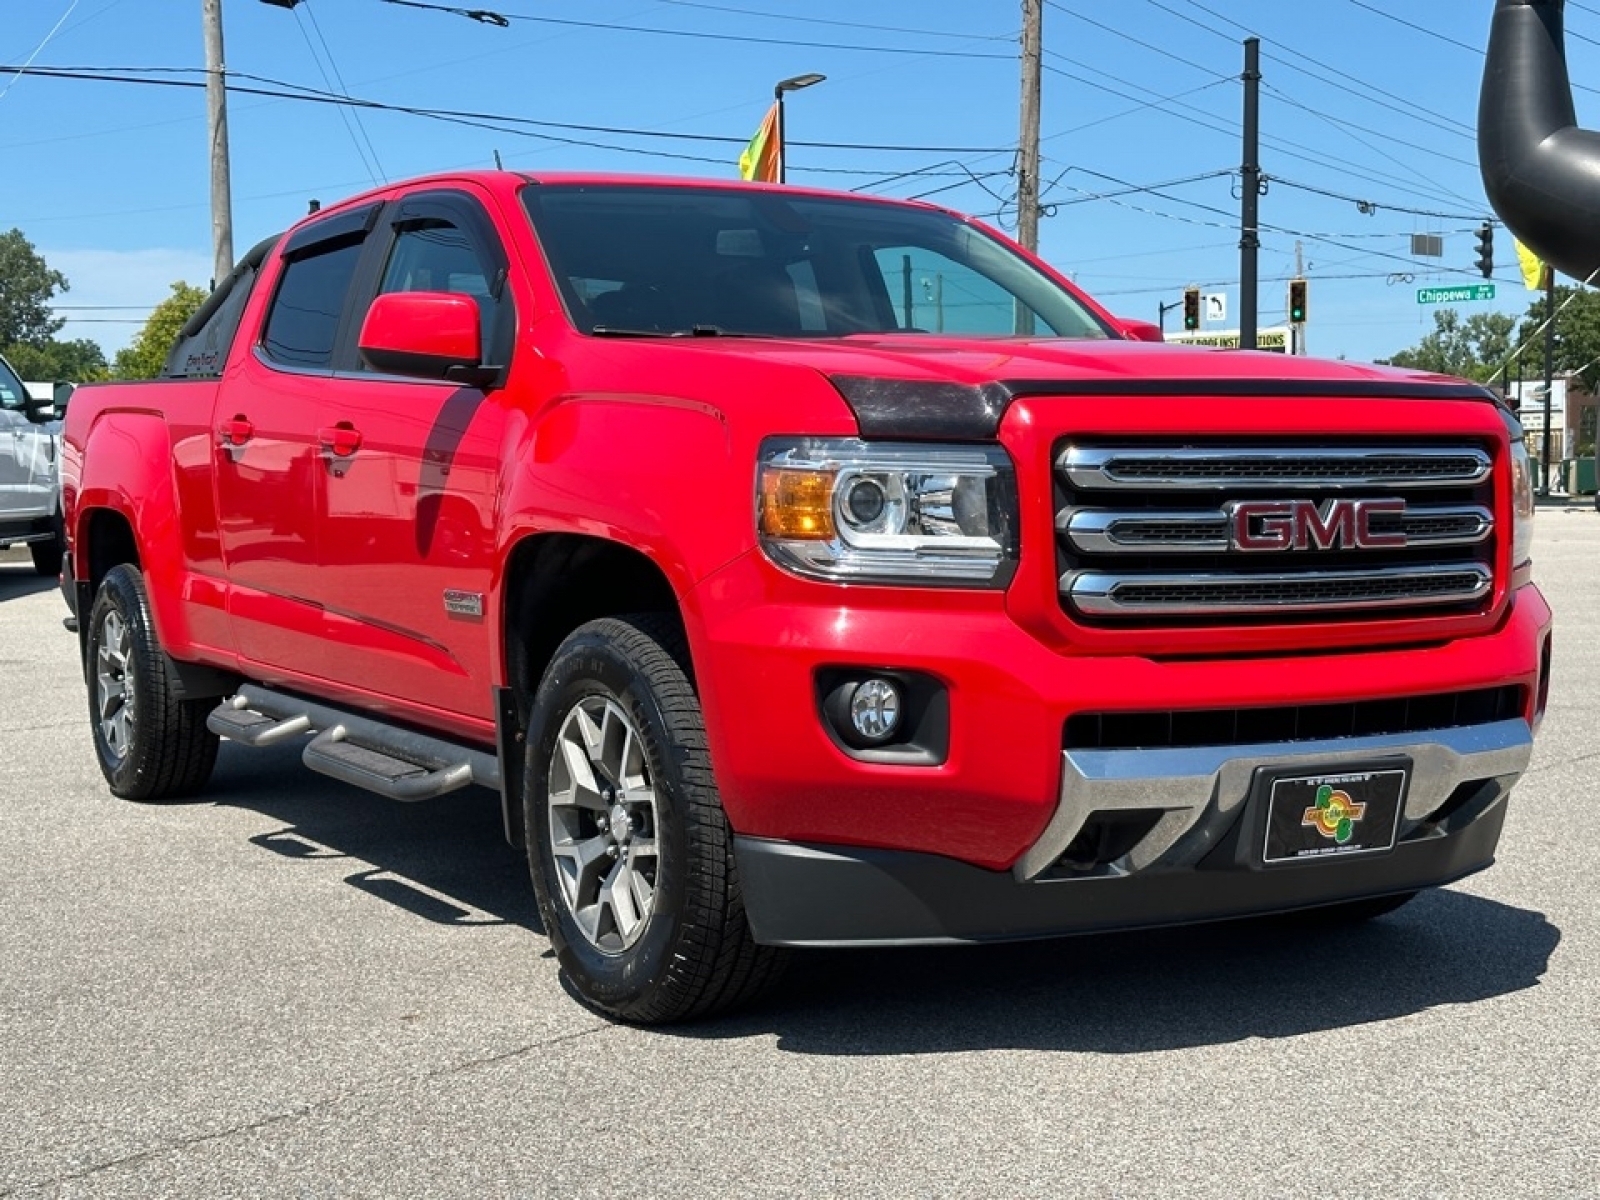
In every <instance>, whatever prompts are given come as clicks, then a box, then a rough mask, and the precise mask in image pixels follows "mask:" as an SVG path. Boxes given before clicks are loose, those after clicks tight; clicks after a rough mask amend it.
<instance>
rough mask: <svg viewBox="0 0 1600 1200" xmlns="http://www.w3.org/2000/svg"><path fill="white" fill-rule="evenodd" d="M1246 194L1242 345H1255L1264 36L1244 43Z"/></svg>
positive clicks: (1241, 239) (1241, 218) (1242, 238)
mask: <svg viewBox="0 0 1600 1200" xmlns="http://www.w3.org/2000/svg"><path fill="white" fill-rule="evenodd" d="M1241 170H1242V173H1243V175H1244V183H1243V189H1244V195H1243V198H1242V202H1241V204H1240V213H1239V309H1240V312H1239V346H1240V347H1241V348H1242V349H1245V350H1254V349H1255V348H1256V315H1257V312H1258V311H1259V303H1258V297H1257V294H1256V287H1257V267H1256V262H1257V259H1258V258H1259V257H1260V254H1261V39H1260V38H1246V39H1245V43H1244V163H1243V166H1242V168H1241Z"/></svg>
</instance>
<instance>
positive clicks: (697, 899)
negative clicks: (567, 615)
mask: <svg viewBox="0 0 1600 1200" xmlns="http://www.w3.org/2000/svg"><path fill="white" fill-rule="evenodd" d="M572 636H573V637H574V638H576V637H580V636H582V637H593V638H595V639H597V640H604V641H605V642H607V643H608V644H609V645H610V646H612V647H613V648H614V649H616V650H617V651H618V652H619V653H621V654H622V655H623V656H625V657H626V658H627V659H629V660H630V661H631V662H633V663H634V664H636V665H637V667H638V669H639V672H640V674H641V675H642V676H643V677H644V678H645V680H646V681H647V683H648V684H649V687H650V690H651V692H652V693H653V695H654V697H655V701H656V703H657V705H658V706H659V708H660V711H661V715H662V718H663V721H664V723H665V725H666V729H667V734H668V739H669V744H668V745H666V746H662V747H658V749H659V750H660V751H661V752H662V753H663V754H675V755H676V759H677V761H676V768H677V772H678V775H679V778H680V780H681V782H682V785H683V786H682V800H683V806H684V810H685V811H684V824H685V833H686V841H687V855H686V857H687V860H688V862H687V869H688V871H690V872H693V874H692V876H690V877H689V878H687V879H686V880H685V884H686V886H685V904H684V909H683V911H682V913H681V914H680V920H679V930H678V935H677V940H676V944H675V945H674V947H673V953H672V957H671V960H670V964H669V965H668V966H667V968H666V969H665V971H664V972H663V977H662V978H661V980H660V981H659V982H658V983H657V984H656V985H655V986H653V987H650V988H649V989H648V990H647V991H645V992H644V993H643V994H642V995H641V996H639V997H638V998H637V999H636V1000H634V1001H633V1002H631V1003H626V1004H617V1005H607V1006H604V1007H606V1009H607V1011H609V1012H612V1013H613V1014H614V1015H616V1016H618V1017H621V1018H623V1019H625V1020H628V1021H634V1022H638V1023H640V1024H651V1025H656V1024H667V1023H672V1022H679V1021H691V1020H697V1019H702V1018H706V1017H710V1016H713V1015H716V1014H719V1013H724V1012H728V1011H730V1010H732V1009H734V1008H738V1007H740V1006H743V1005H745V1004H748V1003H750V1002H751V1001H753V1000H754V999H756V997H758V996H759V995H760V994H761V993H763V992H764V991H766V990H767V989H768V988H769V987H771V986H772V985H773V983H775V982H776V980H777V978H778V976H779V975H780V973H781V971H782V969H783V965H784V962H785V960H786V957H787V956H786V955H785V953H784V952H783V951H782V950H779V949H776V948H773V947H770V946H759V945H757V944H756V943H755V941H754V939H753V938H752V937H751V934H750V925H749V921H748V920H747V919H746V917H745V908H744V897H743V893H742V890H741V888H740V885H739V871H738V866H737V863H736V862H735V859H734V852H733V837H732V832H731V830H730V829H729V827H728V821H727V816H726V814H725V813H724V812H723V809H722V804H721V802H720V800H719V799H718V795H717V786H716V779H715V777H714V775H713V773H712V770H711V756H710V751H709V749H708V747H707V744H706V737H705V728H704V725H703V724H702V720H701V715H700V701H699V696H698V693H697V690H696V688H695V685H694V681H693V676H692V673H691V670H692V669H691V667H690V665H689V664H690V660H689V654H688V647H687V642H686V640H685V638H684V634H683V629H682V626H681V625H680V624H679V623H678V622H677V621H676V620H675V619H673V618H672V617H670V616H666V615H663V614H658V613H639V614H629V615H625V616H619V617H606V618H602V619H600V620H597V621H592V622H590V623H589V624H587V625H584V626H582V627H581V628H580V629H579V630H577V631H575V633H574V634H573V635H572ZM558 653H559V652H558Z"/></svg>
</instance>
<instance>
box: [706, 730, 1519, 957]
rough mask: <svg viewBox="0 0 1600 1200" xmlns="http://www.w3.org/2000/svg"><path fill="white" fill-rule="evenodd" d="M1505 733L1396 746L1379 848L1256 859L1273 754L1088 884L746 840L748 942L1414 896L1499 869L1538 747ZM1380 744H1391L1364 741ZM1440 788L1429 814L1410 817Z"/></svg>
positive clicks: (1042, 925) (1231, 776)
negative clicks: (1142, 856) (1260, 771)
mask: <svg viewBox="0 0 1600 1200" xmlns="http://www.w3.org/2000/svg"><path fill="white" fill-rule="evenodd" d="M1503 725H1504V728H1498V729H1497V727H1493V726H1486V727H1484V729H1483V730H1482V731H1480V732H1483V733H1484V734H1485V735H1486V736H1485V737H1484V739H1483V740H1482V742H1481V744H1479V745H1478V746H1477V747H1476V748H1470V749H1466V750H1465V751H1462V750H1460V749H1459V748H1457V747H1452V746H1449V745H1446V744H1444V743H1443V742H1435V743H1423V744H1420V745H1411V746H1408V747H1405V752H1406V753H1409V754H1411V755H1413V756H1414V757H1413V763H1414V764H1415V768H1416V773H1415V775H1414V776H1413V787H1412V791H1411V793H1410V797H1409V799H1408V802H1407V805H1406V813H1405V815H1404V816H1403V818H1402V821H1401V826H1400V833H1399V839H1398V841H1397V843H1396V845H1395V847H1394V848H1393V849H1392V850H1390V851H1388V852H1386V853H1382V854H1373V855H1364V856H1359V857H1357V856H1352V857H1349V858H1336V859H1332V860H1324V861H1312V862H1301V863H1293V864H1287V865H1279V866H1273V867H1268V866H1264V865H1263V864H1262V863H1261V862H1260V860H1259V858H1258V857H1257V847H1258V838H1257V836H1256V835H1257V831H1258V830H1259V829H1260V828H1261V822H1262V821H1263V820H1264V816H1263V814H1262V812H1261V805H1262V803H1263V801H1262V795H1261V791H1260V789H1257V788H1253V787H1252V779H1253V777H1254V776H1255V774H1256V770H1257V768H1258V767H1263V768H1264V767H1268V766H1278V765H1282V761H1280V760H1277V759H1274V760H1272V761H1271V762H1270V763H1268V762H1261V761H1258V760H1255V759H1252V758H1247V757H1242V756H1237V755H1238V752H1235V754H1236V757H1233V758H1231V759H1230V760H1229V761H1227V762H1226V763H1223V764H1222V765H1220V766H1219V768H1218V769H1217V771H1216V772H1214V773H1213V774H1212V775H1211V776H1210V777H1209V780H1208V782H1209V784H1210V786H1211V787H1212V789H1213V791H1212V793H1211V796H1210V798H1209V800H1208V801H1207V802H1206V803H1205V804H1204V805H1203V806H1202V809H1201V814H1200V816H1199V817H1197V818H1196V819H1195V820H1194V821H1193V822H1192V823H1191V825H1190V827H1189V830H1188V832H1187V834H1186V835H1183V836H1180V837H1179V838H1178V839H1177V840H1176V842H1175V843H1173V844H1172V845H1171V846H1170V847H1169V849H1168V850H1167V852H1166V853H1165V854H1163V855H1161V856H1159V857H1158V858H1157V860H1156V861H1155V862H1152V863H1150V864H1148V865H1146V866H1143V867H1140V866H1139V865H1138V864H1136V863H1134V862H1131V861H1129V860H1128V859H1127V858H1124V859H1123V860H1122V861H1119V862H1118V863H1116V864H1112V865H1111V869H1107V870H1102V871H1100V872H1098V873H1096V874H1094V875H1090V876H1083V877H1077V878H1067V877H1062V876H1059V875H1057V876H1051V875H1040V876H1038V877H1035V878H1026V877H1023V876H1021V875H1020V874H1019V873H1018V872H1017V871H990V870H984V869H983V868H980V867H975V866H971V865H969V864H967V863H962V862H958V861H956V860H954V859H950V858H942V857H939V856H936V855H930V854H918V853H912V852H906V851H894V850H870V849H858V848H854V847H845V846H825V845H805V844H799V843H793V842H779V841H772V840H766V839H760V838H748V837H742V838H739V839H737V840H736V843H735V852H736V854H737V857H738V866H739V874H740V883H741V886H742V888H743V892H744V898H745V904H746V907H747V911H748V913H749V917H750V924H751V928H752V930H753V932H754V935H755V938H756V940H757V941H758V942H761V943H763V944H766V945H777V946H798V947H827V946H873V945H878V946H890V945H916V944H946V943H965V942H987V941H1017V940H1025V939H1031V938H1043V937H1052V936H1058V935H1063V934H1074V933H1092V932H1100V931H1108V930H1116V929H1134V928H1145V927H1153V926H1162V925H1179V924H1188V923H1192V922H1199V921H1211V920H1220V919H1226V918H1231V917H1245V916H1253V915H1261V914H1267V913H1277V912H1286V911H1292V910H1294V909H1301V908H1311V907H1316V906H1318V905H1324V904H1333V903H1338V902H1340V901H1345V900H1354V899H1361V898H1365V897H1369V896H1382V895H1390V894H1394V893H1398V892H1410V891H1415V890H1417V889H1419V888H1424V887H1432V886H1437V885H1440V884H1446V883H1450V882H1452V881H1454V880H1456V879H1460V878H1461V877H1463V876H1465V875H1470V874H1472V873H1473V872H1474V871H1478V870H1482V869H1483V868H1484V867H1487V866H1489V865H1490V864H1491V863H1492V862H1493V861H1494V851H1495V846H1496V844H1497V843H1498V842H1499V838H1500V830H1501V826H1502V825H1503V823H1504V821H1505V812H1506V799H1507V797H1508V795H1509V794H1510V789H1511V785H1512V784H1513V783H1514V782H1515V781H1516V778H1517V776H1518V774H1520V772H1521V770H1522V769H1523V768H1524V767H1525V766H1526V763H1527V758H1528V753H1529V751H1530V749H1531V736H1530V735H1529V733H1528V727H1527V726H1526V725H1525V724H1524V723H1522V722H1520V721H1512V722H1505V723H1503ZM1512 727H1515V728H1512ZM1490 731H1495V732H1490ZM1383 740H1385V741H1387V740H1388V739H1383ZM1374 749H1382V750H1387V751H1391V752H1392V751H1393V750H1394V749H1395V747H1392V746H1386V747H1372V746H1368V747H1366V751H1367V752H1368V753H1370V752H1371V751H1372V750H1374ZM1287 761H1288V762H1290V763H1293V762H1298V761H1302V759H1301V756H1299V755H1298V754H1297V755H1296V756H1295V757H1294V758H1293V759H1290V760H1287ZM1303 761H1305V762H1306V763H1307V765H1310V764H1311V762H1312V761H1313V760H1310V759H1305V760H1303ZM1314 761H1315V763H1316V764H1317V765H1326V764H1328V763H1329V762H1330V761H1332V762H1337V761H1339V760H1338V759H1337V757H1335V758H1333V759H1330V758H1328V757H1326V756H1324V757H1321V758H1317V759H1315V760H1314ZM1501 772H1504V773H1501ZM1174 778H1178V779H1183V780H1186V782H1185V783H1184V784H1182V785H1181V786H1183V787H1185V788H1193V789H1194V792H1193V794H1195V795H1198V789H1199V788H1200V787H1201V786H1203V785H1202V784H1201V782H1200V780H1199V777H1198V776H1192V775H1191V776H1176V777H1174ZM1104 782H1105V781H1104V777H1102V778H1101V783H1102V784H1103V783H1104ZM1152 782H1154V781H1152V780H1140V781H1134V780H1131V779H1123V780H1121V781H1118V782H1117V783H1116V784H1115V785H1114V786H1115V788H1116V789H1118V790H1120V789H1124V788H1125V789H1139V790H1141V791H1142V789H1143V788H1145V787H1147V786H1149V785H1150V784H1151V783H1152ZM1241 785H1242V788H1243V791H1242V792H1241V790H1240V787H1241ZM1072 786H1073V785H1072V784H1070V783H1069V785H1068V787H1069V788H1070V787H1072ZM1104 794H1106V793H1102V795H1104ZM1130 794H1132V793H1131V792H1130ZM1142 794H1143V795H1145V796H1146V797H1147V798H1148V796H1149V795H1150V794H1151V793H1149V792H1142ZM1441 795H1442V796H1443V797H1444V798H1443V800H1442V803H1440V804H1439V806H1438V807H1437V808H1435V809H1434V810H1432V811H1430V812H1429V813H1428V814H1426V815H1425V816H1424V817H1422V818H1421V819H1418V818H1415V817H1413V816H1412V812H1413V810H1414V809H1415V808H1416V807H1417V806H1418V805H1420V804H1423V803H1425V802H1426V803H1432V802H1433V800H1434V799H1437V798H1439V797H1440V796H1441ZM1425 798H1426V799H1425ZM1019 865H1020V864H1019Z"/></svg>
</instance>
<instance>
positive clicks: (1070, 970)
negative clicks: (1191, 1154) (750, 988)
mask: <svg viewBox="0 0 1600 1200" xmlns="http://www.w3.org/2000/svg"><path fill="white" fill-rule="evenodd" d="M1560 940H1561V934H1560V931H1559V930H1558V929H1556V927H1555V926H1553V925H1552V924H1550V922H1549V921H1547V920H1546V919H1545V917H1544V916H1543V915H1542V914H1540V913H1535V912H1529V911H1527V910H1524V909H1519V908H1514V907H1511V906H1509V905H1505V904H1500V903H1497V902H1495V901H1492V900H1485V899H1481V898H1479V897H1476V896H1470V895H1466V894H1464V893H1461V892H1454V891H1434V892H1429V893H1426V894H1424V895H1422V896H1420V897H1418V898H1417V899H1416V900H1414V901H1412V903H1411V904H1409V905H1407V906H1406V907H1405V908H1403V909H1401V910H1400V911H1399V912H1397V913H1394V914H1392V915H1390V916H1388V917H1384V918H1382V919H1379V920H1377V921H1373V922H1371V923H1369V924H1367V925H1364V926H1356V927H1350V928H1344V929H1333V930H1323V931H1316V932H1313V931H1298V932H1297V931H1295V930H1293V929H1292V928H1290V927H1289V926H1288V925H1287V923H1280V922H1274V921H1240V922H1233V923H1229V924H1219V925H1212V926H1196V927H1193V928H1189V929H1173V930H1158V931H1152V932H1148V933H1129V934H1108V935H1101V936H1098V937H1086V938H1073V939H1066V940H1062V941H1054V942H1036V943H1030V944H1026V945H1013V946H989V947H970V948H952V949H949V950H942V949H941V950H897V951H876V952H866V953H845V952H829V953H824V952H815V953H813V954H810V955H808V956H806V957H805V958H804V959H803V960H802V965H803V970H797V971H791V972H790V975H789V977H788V981H787V982H786V983H785V984H784V985H783V986H782V987H781V988H780V989H779V991H778V993H777V996H776V997H775V999H774V1000H773V1001H772V1002H770V1003H769V1004H767V1005H765V1006H764V1007H763V1008H761V1009H759V1010H757V1011H754V1012H751V1013H749V1014H748V1015H745V1016H740V1017H734V1018H732V1019H730V1020H727V1021H724V1022H720V1023H718V1024H715V1025H707V1026H701V1027H687V1028H684V1029H682V1030H678V1031H675V1032H677V1033H678V1034H679V1035H680V1036H684V1037H693V1038H724V1037H729V1038H731V1037H749V1036H752V1035H757V1036H759V1035H763V1034H765V1035H772V1034H776V1035H777V1038H778V1045H779V1047H780V1048H782V1049H785V1050H789V1051H792V1052H794V1053H797V1054H822V1055H866V1054H872V1055H883V1054H895V1055H899V1054H928V1053H945V1052H949V1051H955V1050H990V1049H1024V1050H1056V1051H1067V1052H1074V1053H1098V1054H1143V1053H1148V1052H1150V1051H1160V1050H1173V1049H1188V1048H1194V1047H1199V1046H1213V1045H1221V1044H1227V1043H1232V1042H1238V1041H1242V1040H1245V1039H1247V1038H1282V1037H1295V1036H1298V1035H1301V1034H1307V1033H1316V1032H1322V1031H1329V1030H1338V1029H1345V1028H1348V1027H1350V1026H1352V1025H1363V1024H1368V1023H1371V1022H1377V1021H1390V1020H1394V1019H1396V1018H1399V1017H1406V1016H1411V1015H1414V1014H1416V1013H1420V1012H1425V1011H1427V1010H1429V1009H1434V1008H1441V1007H1448V1006H1452V1005H1463V1004H1472V1003H1475V1002H1477V1001H1481V1000H1486V999H1490V998H1492V997H1495V996H1502V995H1507V994H1509V993H1512V992H1517V991H1521V990H1523V989H1524V988H1530V987H1534V986H1536V985H1537V984H1538V982H1539V979H1540V977H1541V976H1542V975H1543V974H1544V973H1545V971H1546V969H1547V968H1548V966H1549V961H1550V956H1551V954H1552V953H1553V951H1554V950H1555V948H1556V945H1557V944H1558V943H1559V942H1560Z"/></svg>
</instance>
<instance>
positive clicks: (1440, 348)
mask: <svg viewBox="0 0 1600 1200" xmlns="http://www.w3.org/2000/svg"><path fill="white" fill-rule="evenodd" d="M1516 327H1517V319H1516V318H1515V317H1513V316H1510V315H1509V314H1506V313H1473V314H1472V316H1470V317H1467V318H1466V319H1465V320H1463V319H1462V317H1461V314H1460V313H1458V312H1457V311H1456V310H1455V309H1453V308H1441V309H1437V310H1435V312H1434V314H1433V332H1432V333H1430V334H1428V335H1427V336H1426V337H1424V338H1423V339H1422V341H1421V342H1419V343H1418V344H1417V345H1415V346H1413V347H1411V348H1410V349H1409V350H1402V351H1400V353H1399V354H1396V355H1395V356H1394V357H1393V358H1389V359H1384V360H1382V361H1384V362H1386V363H1387V364H1388V365H1390V366H1394V367H1410V368H1412V369H1413V370H1417V371H1432V372H1434V373H1436V374H1439V375H1456V376H1459V377H1460V378H1462V379H1475V380H1477V381H1478V382H1480V383H1486V382H1488V380H1489V377H1490V376H1491V375H1493V374H1494V373H1495V372H1496V371H1498V370H1499V369H1500V366H1501V364H1502V363H1504V362H1505V360H1506V358H1507V357H1508V356H1509V355H1510V353H1511V351H1512V349H1513V348H1514V346H1513V343H1512V340H1511V335H1512V332H1513V331H1514V330H1515V329H1516Z"/></svg>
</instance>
